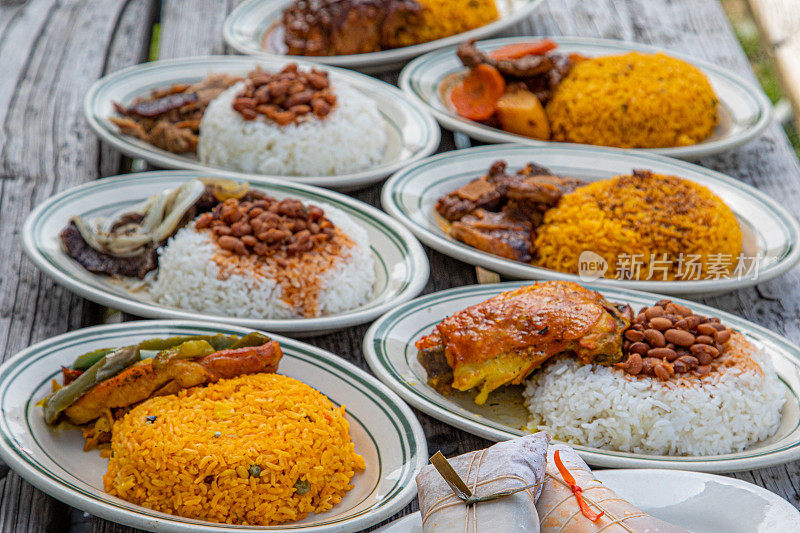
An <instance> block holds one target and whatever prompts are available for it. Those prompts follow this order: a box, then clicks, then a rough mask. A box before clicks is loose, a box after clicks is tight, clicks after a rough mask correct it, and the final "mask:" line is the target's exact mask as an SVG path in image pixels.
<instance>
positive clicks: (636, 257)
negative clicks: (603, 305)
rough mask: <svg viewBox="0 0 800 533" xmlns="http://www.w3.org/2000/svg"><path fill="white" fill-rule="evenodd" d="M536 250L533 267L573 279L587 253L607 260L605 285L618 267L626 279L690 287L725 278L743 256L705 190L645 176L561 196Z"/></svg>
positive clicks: (731, 225) (736, 232) (733, 225)
mask: <svg viewBox="0 0 800 533" xmlns="http://www.w3.org/2000/svg"><path fill="white" fill-rule="evenodd" d="M535 248H536V250H537V254H538V258H537V260H536V262H537V264H538V265H540V266H542V267H545V268H550V269H553V270H557V271H559V272H567V273H571V274H577V273H578V262H579V257H580V254H581V253H582V252H584V251H586V250H588V251H592V252H594V253H596V254H598V255H600V256H602V257H603V258H604V259H605V260H606V261H607V264H608V270H607V272H606V273H605V276H606V277H609V278H613V277H620V276H619V275H618V274H619V273H618V272H617V267H618V266H620V265H621V266H623V267H625V270H626V272H627V273H626V274H624V275H622V277H625V278H626V279H651V280H653V281H661V280H663V279H664V277H665V276H664V273H665V271H666V279H668V280H674V279H683V280H692V279H698V278H700V279H703V278H707V277H723V276H726V275H730V274H731V273H732V272H733V271H734V269H735V266H736V264H737V262H738V259H739V254H740V253H741V251H742V231H741V229H740V228H739V223H738V222H737V221H736V217H735V215H734V214H733V212H732V211H731V210H730V208H729V207H728V206H727V205H725V203H724V202H723V201H722V200H721V199H720V198H719V197H718V196H716V195H715V194H714V193H713V192H711V191H710V190H709V189H708V188H706V187H704V186H702V185H698V184H696V183H694V182H691V181H688V180H684V179H681V178H676V177H674V176H664V175H660V174H649V173H645V174H644V175H639V176H637V175H632V176H618V177H616V178H613V179H610V180H603V181H597V182H594V183H592V184H589V185H586V186H584V187H580V188H578V189H577V190H575V192H572V193H570V194H567V195H565V196H564V197H563V198H562V199H561V202H560V203H559V205H558V207H556V208H554V209H551V210H549V211H548V212H547V213H546V214H545V218H544V223H543V224H542V226H540V227H539V229H538V235H537V237H536V240H535ZM681 254H683V255H682V256H681ZM681 257H682V258H683V260H681ZM618 260H619V262H618ZM651 260H652V261H653V262H652V264H653V266H654V268H653V270H652V272H651V270H650V265H651ZM634 263H636V264H639V265H640V269H638V272H637V268H636V266H635V264H634ZM662 268H664V269H663V270H662Z"/></svg>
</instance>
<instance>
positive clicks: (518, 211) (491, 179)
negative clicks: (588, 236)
mask: <svg viewBox="0 0 800 533" xmlns="http://www.w3.org/2000/svg"><path fill="white" fill-rule="evenodd" d="M581 185H583V182H582V181H581V180H578V179H574V178H566V177H561V176H554V175H552V173H551V172H550V171H549V170H548V169H546V168H545V167H542V166H540V165H537V164H536V163H528V164H527V165H526V166H525V167H523V168H521V169H520V170H519V171H517V173H516V174H509V173H507V172H506V163H505V161H496V162H495V163H494V164H493V165H492V166H491V168H490V169H489V173H488V174H486V175H485V176H481V177H480V178H477V179H475V180H473V181H471V182H469V183H467V184H466V185H464V186H463V187H461V188H459V189H456V190H455V191H452V192H450V193H448V194H446V195H444V196H442V197H441V198H439V200H438V201H437V202H436V211H437V212H438V213H439V214H440V215H441V216H442V217H444V218H445V219H446V220H448V221H450V222H451V223H452V224H451V226H450V230H449V233H450V236H451V237H453V238H454V239H457V240H459V241H462V242H464V243H466V244H469V245H470V246H473V247H475V248H478V249H479V250H483V251H484V252H488V253H491V254H494V255H499V256H500V257H505V258H507V259H514V260H517V261H523V262H526V263H527V262H530V261H531V259H532V258H533V252H534V250H533V240H534V238H535V231H536V228H537V227H539V225H540V224H541V223H542V221H543V220H544V215H545V213H546V212H547V210H548V209H551V208H553V207H555V206H557V205H558V203H559V201H561V197H562V196H563V195H565V194H567V193H570V192H572V191H574V190H575V189H576V188H578V187H580V186H581Z"/></svg>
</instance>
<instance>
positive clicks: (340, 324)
mask: <svg viewBox="0 0 800 533" xmlns="http://www.w3.org/2000/svg"><path fill="white" fill-rule="evenodd" d="M23 246H24V249H25V250H26V253H27V254H28V256H29V257H30V258H31V259H32V260H33V261H34V263H35V264H36V265H37V266H38V267H39V268H40V269H42V271H44V272H45V273H46V274H47V275H49V276H51V277H52V278H53V279H54V280H56V281H57V282H58V283H61V284H63V285H65V286H66V287H68V288H70V289H71V290H73V291H75V292H77V293H78V294H80V295H82V296H84V297H86V298H88V299H90V300H93V301H96V302H98V303H102V304H104V305H109V306H111V307H113V308H115V309H119V310H122V311H126V312H130V313H133V314H136V315H139V316H146V317H153V318H187V319H213V320H215V321H217V322H219V323H226V324H239V325H244V326H247V327H251V328H259V329H265V330H270V331H279V332H287V333H290V334H292V335H319V334H322V333H325V332H329V331H333V330H337V329H341V328H344V327H348V326H352V325H356V324H361V323H364V322H368V321H370V320H372V319H374V318H375V317H377V316H380V315H381V314H382V313H384V312H385V311H387V310H388V309H390V308H392V307H393V306H395V305H397V303H398V302H401V301H405V300H408V299H411V298H413V297H414V296H416V295H417V294H418V293H419V291H421V290H422V288H423V287H424V286H425V283H426V282H427V279H428V270H429V268H428V261H427V258H426V256H425V253H424V251H423V249H422V246H420V244H419V243H418V242H417V240H416V239H415V238H414V236H413V235H412V234H411V233H410V232H409V231H408V230H406V229H405V228H403V227H402V226H401V225H400V224H398V223H397V222H396V221H394V220H393V219H392V218H391V217H389V216H388V215H386V214H384V213H382V212H380V211H378V210H377V209H375V208H373V207H370V206H368V205H366V204H364V203H362V202H359V201H357V200H353V199H351V198H349V197H347V196H344V195H341V194H338V193H334V192H330V191H326V190H324V189H318V188H316V187H309V186H303V185H287V184H282V183H278V182H269V183H265V182H258V183H251V182H247V181H235V180H230V179H226V178H208V177H205V178H204V177H200V176H198V175H197V174H196V173H194V172H182V171H161V172H145V173H141V174H128V175H125V176H120V177H117V178H109V179H104V180H101V181H97V182H93V183H88V184H85V185H82V186H79V187H76V188H74V189H71V190H68V191H65V192H64V193H61V194H59V195H57V196H54V197H53V198H50V199H49V200H48V201H46V202H45V203H43V204H42V205H40V206H38V207H37V208H36V209H35V210H34V211H33V212H32V213H31V214H30V215H29V218H28V220H27V221H26V223H25V227H24V229H23Z"/></svg>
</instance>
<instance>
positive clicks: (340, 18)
mask: <svg viewBox="0 0 800 533" xmlns="http://www.w3.org/2000/svg"><path fill="white" fill-rule="evenodd" d="M421 13H422V6H421V5H420V4H419V3H418V2H416V1H414V0H295V1H294V2H293V3H292V4H291V5H290V6H289V7H288V8H287V9H286V10H285V11H284V12H283V29H284V34H285V36H284V42H285V43H286V46H287V48H288V53H289V54H290V55H305V56H332V55H348V54H365V53H369V52H378V51H380V50H384V49H387V48H396V47H398V46H402V44H401V42H400V39H399V36H400V35H401V34H403V33H404V32H408V31H410V29H411V28H413V27H414V26H416V25H417V24H419V22H420V19H421Z"/></svg>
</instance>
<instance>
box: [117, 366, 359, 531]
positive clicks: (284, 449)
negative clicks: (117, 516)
mask: <svg viewBox="0 0 800 533" xmlns="http://www.w3.org/2000/svg"><path fill="white" fill-rule="evenodd" d="M344 412H345V408H344V406H342V407H340V408H337V407H336V406H335V405H334V404H333V403H331V401H330V400H329V399H328V398H327V397H325V396H324V395H323V394H322V393H320V392H318V391H316V390H314V389H313V388H311V387H309V386H308V385H305V384H303V383H301V382H300V381H297V380H295V379H292V378H289V377H286V376H281V375H278V374H256V375H251V376H243V377H238V378H234V379H229V380H222V381H219V382H217V383H215V384H212V385H209V386H208V387H197V388H194V389H188V390H184V391H182V392H180V393H179V394H177V395H171V396H162V397H156V398H152V399H150V400H147V401H146V402H144V403H142V404H141V405H139V406H137V407H135V408H134V409H132V410H131V411H130V412H129V413H128V414H127V415H125V416H124V417H123V418H122V419H120V420H119V421H117V422H116V423H115V424H114V431H113V438H112V451H113V455H112V458H111V460H110V462H109V465H108V472H107V473H106V475H105V476H104V477H103V482H104V485H105V489H106V491H107V492H108V493H109V494H112V495H114V496H118V497H120V498H122V499H125V500H128V501H130V502H133V503H136V504H138V505H142V506H144V507H148V508H150V509H154V510H156V511H162V512H165V513H170V514H175V515H180V516H184V517H188V518H196V519H200V520H207V521H211V522H223V523H229V524H246V525H273V524H279V523H282V522H286V521H290V520H300V519H302V518H304V517H305V516H306V515H308V514H309V513H312V512H323V511H327V510H329V509H331V508H332V507H333V506H334V505H336V504H337V503H339V502H340V501H341V500H342V498H343V497H344V495H345V493H346V492H347V491H348V490H350V489H352V488H353V485H351V484H350V481H351V479H352V477H353V475H354V474H355V473H356V472H357V471H360V470H363V469H364V467H365V465H364V459H363V458H362V457H361V456H360V455H358V454H356V453H355V450H354V446H353V443H352V441H351V440H350V434H349V425H348V423H347V421H346V420H345V418H344ZM148 416H155V417H156V419H155V420H154V421H153V422H149V421H148V420H147V418H146V417H148ZM254 465H257V466H258V468H260V473H259V474H258V477H254V476H253V475H251V474H252V473H255V472H256V470H254V469H252V467H253V466H254ZM301 480H305V481H307V482H308V483H309V485H310V489H309V490H308V492H306V493H305V494H303V495H300V494H298V493H297V490H296V488H295V483H297V482H298V481H301ZM300 486H302V484H301V485H300Z"/></svg>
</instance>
